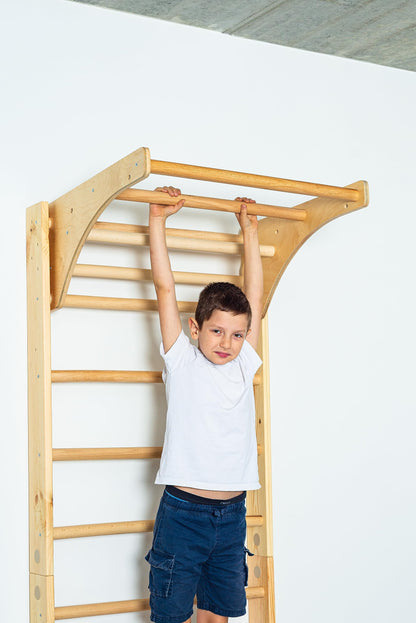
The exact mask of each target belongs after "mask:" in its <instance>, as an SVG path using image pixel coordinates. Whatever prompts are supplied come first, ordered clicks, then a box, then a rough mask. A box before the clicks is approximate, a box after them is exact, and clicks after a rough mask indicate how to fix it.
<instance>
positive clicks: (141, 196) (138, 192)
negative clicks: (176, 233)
mask: <svg viewBox="0 0 416 623" xmlns="http://www.w3.org/2000/svg"><path fill="white" fill-rule="evenodd" d="M117 199H121V200H123V201H137V202H139V203H159V204H162V205H171V204H176V203H178V202H179V201H182V200H183V201H184V207H190V208H200V209H203V210H216V211H220V212H234V214H239V213H240V209H241V203H242V202H241V201H235V200H230V199H217V198H215V197H200V196H195V195H178V196H177V197H170V195H169V194H168V193H164V192H161V191H157V190H143V189H139V188H128V189H127V190H123V191H122V192H121V193H120V194H119V195H118V196H117ZM247 212H248V214H256V215H258V216H269V217H275V218H284V219H289V220H292V221H304V220H305V218H306V216H307V212H306V210H302V209H298V208H287V207H283V206H276V205H268V204H264V203H247Z"/></svg>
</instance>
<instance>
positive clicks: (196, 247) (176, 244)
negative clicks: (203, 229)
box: [87, 228, 275, 257]
mask: <svg viewBox="0 0 416 623" xmlns="http://www.w3.org/2000/svg"><path fill="white" fill-rule="evenodd" d="M87 241H88V242H100V243H106V244H119V245H130V246H133V247H139V246H148V245H149V236H148V234H141V233H135V232H122V231H116V230H114V231H112V230H105V229H99V228H98V229H95V228H93V229H92V230H91V232H90V234H89V236H88V238H87ZM166 244H167V246H168V248H169V249H173V250H176V251H198V252H199V253H222V254H225V255H241V252H242V249H243V244H242V243H241V242H228V241H221V240H220V241H216V240H208V239H207V240H203V239H202V238H180V237H178V236H166ZM259 248H260V255H261V256H262V257H273V256H274V254H275V248H274V247H273V246H272V245H260V247H259Z"/></svg>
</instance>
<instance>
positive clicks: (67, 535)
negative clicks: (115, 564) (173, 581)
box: [53, 515, 264, 541]
mask: <svg viewBox="0 0 416 623" xmlns="http://www.w3.org/2000/svg"><path fill="white" fill-rule="evenodd" d="M246 522H247V527H249V528H255V527H257V526H262V525H263V524H264V518H263V517H262V516H261V515H247V517H246ZM154 523H155V522H154V519H146V520H142V521H119V522H112V523H98V524H85V525H78V526H56V527H54V529H53V538H54V539H55V541H57V540H60V539H78V538H83V537H91V536H109V535H113V534H136V533H141V532H152V530H153V527H154Z"/></svg>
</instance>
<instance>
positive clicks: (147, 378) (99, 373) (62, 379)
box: [52, 370, 162, 383]
mask: <svg viewBox="0 0 416 623" xmlns="http://www.w3.org/2000/svg"><path fill="white" fill-rule="evenodd" d="M52 383H162V373H161V372H160V371H158V370H137V371H136V370H52Z"/></svg>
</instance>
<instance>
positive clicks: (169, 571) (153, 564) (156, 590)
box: [145, 549, 175, 598]
mask: <svg viewBox="0 0 416 623" xmlns="http://www.w3.org/2000/svg"><path fill="white" fill-rule="evenodd" d="M145 559H146V560H147V562H148V563H149V565H150V573H149V590H150V592H151V594H152V595H154V596H155V597H165V598H166V597H170V596H171V594H172V576H173V565H174V564H175V556H172V554H166V553H165V552H162V551H157V552H156V551H155V550H154V549H151V550H150V551H149V552H148V553H147V555H146V556H145Z"/></svg>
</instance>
